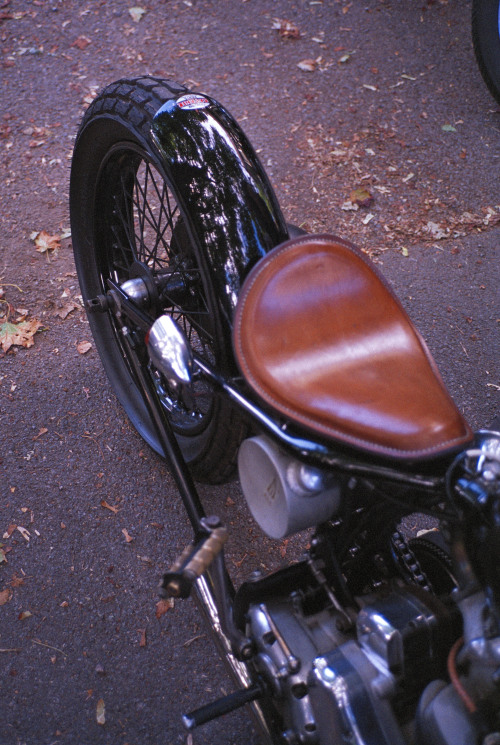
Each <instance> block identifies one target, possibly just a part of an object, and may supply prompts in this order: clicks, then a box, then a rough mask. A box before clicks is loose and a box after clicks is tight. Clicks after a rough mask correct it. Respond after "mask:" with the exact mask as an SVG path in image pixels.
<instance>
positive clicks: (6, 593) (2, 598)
mask: <svg viewBox="0 0 500 745" xmlns="http://www.w3.org/2000/svg"><path fill="white" fill-rule="evenodd" d="M11 597H12V590H10V589H9V588H8V587H6V588H5V590H2V591H1V592H0V605H5V603H8V602H9V600H10V599H11Z"/></svg>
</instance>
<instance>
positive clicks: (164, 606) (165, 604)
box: [155, 598, 174, 620]
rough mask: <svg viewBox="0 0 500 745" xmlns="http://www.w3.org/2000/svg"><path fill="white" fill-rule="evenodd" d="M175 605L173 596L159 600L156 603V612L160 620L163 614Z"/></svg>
mask: <svg viewBox="0 0 500 745" xmlns="http://www.w3.org/2000/svg"><path fill="white" fill-rule="evenodd" d="M173 607H174V599H173V598H164V599H163V600H159V601H158V602H157V603H156V613H155V616H156V618H157V619H158V620H159V619H160V618H161V617H162V616H164V615H165V613H167V612H168V611H169V610H170V609H171V608H173Z"/></svg>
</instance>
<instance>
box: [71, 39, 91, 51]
mask: <svg viewBox="0 0 500 745" xmlns="http://www.w3.org/2000/svg"><path fill="white" fill-rule="evenodd" d="M91 43H92V42H91V40H90V39H89V38H88V36H79V37H78V39H75V41H74V42H73V44H72V45H71V46H72V47H77V49H81V50H83V49H86V48H87V47H88V45H89V44H91Z"/></svg>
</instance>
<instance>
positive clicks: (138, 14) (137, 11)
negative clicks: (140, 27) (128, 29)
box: [128, 5, 146, 23]
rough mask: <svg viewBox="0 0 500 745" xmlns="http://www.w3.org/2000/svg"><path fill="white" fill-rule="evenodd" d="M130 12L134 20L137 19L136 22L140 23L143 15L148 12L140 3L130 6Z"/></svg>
mask: <svg viewBox="0 0 500 745" xmlns="http://www.w3.org/2000/svg"><path fill="white" fill-rule="evenodd" d="M128 12H129V13H130V15H131V16H132V20H133V21H135V23H139V21H140V20H141V18H142V16H143V15H144V14H145V13H146V10H145V8H141V7H139V6H138V5H136V6H135V7H133V8H129V9H128Z"/></svg>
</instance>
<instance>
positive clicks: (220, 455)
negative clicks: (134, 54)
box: [70, 77, 246, 483]
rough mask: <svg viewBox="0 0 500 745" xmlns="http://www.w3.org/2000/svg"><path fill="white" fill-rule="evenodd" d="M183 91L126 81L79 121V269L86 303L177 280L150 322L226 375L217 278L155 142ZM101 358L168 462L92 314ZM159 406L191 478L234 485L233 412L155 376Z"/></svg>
mask: <svg viewBox="0 0 500 745" xmlns="http://www.w3.org/2000/svg"><path fill="white" fill-rule="evenodd" d="M186 92H187V90H186V89H185V88H184V87H182V86H179V85H178V84H176V83H172V82H170V81H164V80H160V79H156V78H149V77H147V78H137V79H127V80H120V81H117V82H116V83H113V84H111V85H110V86H108V87H107V88H105V89H104V90H103V91H102V93H101V94H100V95H99V96H98V97H97V98H96V99H95V100H94V101H93V102H92V104H91V105H90V107H89V108H88V110H87V111H86V113H85V116H84V118H83V120H82V123H81V126H80V129H79V132H78V135H77V139H76V144H75V148H74V154H73V162H72V170H71V184H70V212H71V229H72V241H73V249H74V256H75V263H76V268H77V273H78V278H79V281H80V286H81V290H82V296H83V299H84V300H88V299H91V298H95V297H96V296H97V295H100V294H104V293H106V291H107V290H108V286H107V280H108V279H112V280H113V281H115V282H117V283H118V284H122V283H123V282H125V281H126V280H128V279H129V278H131V277H132V276H133V275H134V272H135V271H136V270H137V265H138V263H139V264H141V265H142V267H140V271H141V272H146V274H148V275H149V276H151V277H155V276H157V275H158V273H162V274H164V275H168V274H169V273H175V275H176V276H177V277H179V276H181V277H182V278H183V280H182V285H183V287H184V291H182V290H181V291H180V292H179V293H178V294H176V295H175V296H171V297H169V298H168V300H167V301H166V302H165V303H164V304H163V305H164V307H162V308H158V309H157V311H156V312H155V313H153V315H154V316H158V315H161V313H169V314H170V315H172V316H173V318H174V319H175V320H176V321H177V323H179V325H180V326H181V328H182V329H183V330H184V332H185V334H186V335H187V337H188V339H189V341H190V343H191V344H192V346H193V347H194V348H195V350H196V352H197V353H198V354H199V355H200V356H201V357H203V358H205V359H206V360H207V361H208V362H210V363H211V364H212V365H214V366H216V367H217V369H219V370H222V371H224V370H225V369H226V368H227V365H228V360H227V358H226V354H225V350H224V341H223V335H222V333H221V320H220V316H219V310H218V305H217V302H216V298H215V294H214V290H213V286H212V283H211V277H210V275H209V273H208V271H207V270H206V265H205V262H204V259H203V256H202V255H201V251H200V249H199V247H198V245H197V244H196V241H195V240H194V239H193V238H192V237H191V236H192V235H193V234H194V232H193V231H192V230H191V215H190V214H183V213H182V211H181V208H180V207H179V204H178V199H177V192H176V184H175V183H170V182H169V180H168V178H167V176H166V174H165V172H164V169H163V168H162V163H161V160H160V158H159V157H158V155H157V152H156V150H155V147H154V145H153V143H152V142H151V139H150V126H151V121H152V119H153V116H154V114H155V113H156V112H157V111H158V109H159V108H160V107H161V106H162V105H163V104H164V103H165V101H167V100H169V99H174V98H178V97H179V96H180V95H183V94H185V93H186ZM89 323H90V327H91V331H92V334H93V336H94V340H95V344H96V347H97V350H98V352H99V354H100V357H101V360H102V363H103V365H104V368H105V370H106V373H107V375H108V378H109V380H110V382H111V385H112V387H113V388H114V391H115V393H116V395H117V397H118V399H119V401H120V403H121V404H122V406H123V408H124V409H125V411H126V413H127V415H128V417H129V419H130V421H131V423H132V424H133V426H134V427H135V428H136V430H137V431H138V432H139V434H140V435H141V436H142V437H143V438H144V439H145V440H146V442H147V443H148V444H149V445H150V446H151V447H152V448H153V449H154V450H156V452H158V453H159V454H161V455H162V454H163V453H162V450H161V446H160V444H159V442H158V439H157V435H156V431H155V428H154V426H153V424H152V422H151V420H150V417H149V416H148V413H147V409H146V406H145V404H144V401H143V398H142V395H141V392H140V389H139V387H138V385H137V383H136V381H135V379H134V374H133V372H132V370H131V368H130V365H129V363H128V361H127V357H126V354H125V349H124V347H123V343H122V341H121V336H120V334H119V331H118V326H117V324H116V319H114V318H113V316H112V315H111V314H110V313H92V314H89ZM150 374H151V375H152V376H153V380H154V382H155V385H156V389H157V392H158V394H159V398H160V400H161V403H162V405H163V407H164V409H165V411H166V413H167V416H168V418H169V420H170V423H171V425H172V427H173V429H174V431H175V433H176V436H177V439H178V442H179V444H180V447H181V450H182V452H183V456H184V458H185V460H186V462H187V463H188V464H189V466H190V468H191V471H192V473H193V475H194V477H195V478H196V479H197V480H199V481H203V482H206V483H221V482H224V481H227V480H229V479H230V478H231V477H232V475H233V472H234V462H235V454H236V451H237V447H238V445H239V443H240V441H241V439H242V438H243V436H244V434H245V432H246V426H245V425H244V423H243V422H242V421H241V419H240V418H239V417H238V415H237V413H236V412H235V410H234V409H233V408H232V406H231V405H230V403H229V402H228V401H227V400H225V399H223V398H220V397H217V396H216V395H215V394H214V393H213V391H212V389H211V388H209V387H208V385H206V384H205V383H204V382H203V381H202V380H200V379H199V380H196V381H195V400H196V407H195V408H194V409H192V410H189V411H188V410H186V408H185V407H184V406H183V405H182V404H181V403H179V402H178V401H176V400H175V399H174V398H173V397H172V396H171V395H170V393H169V391H168V386H167V385H166V381H164V380H163V379H162V377H161V375H160V374H159V373H158V371H157V370H154V369H152V368H151V367H150Z"/></svg>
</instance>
